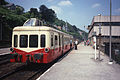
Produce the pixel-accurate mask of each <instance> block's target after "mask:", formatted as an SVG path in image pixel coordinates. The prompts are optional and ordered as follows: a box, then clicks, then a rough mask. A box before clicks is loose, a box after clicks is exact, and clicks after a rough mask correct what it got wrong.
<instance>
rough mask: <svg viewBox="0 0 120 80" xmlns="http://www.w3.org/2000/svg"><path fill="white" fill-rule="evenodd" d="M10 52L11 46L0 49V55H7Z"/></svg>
mask: <svg viewBox="0 0 120 80" xmlns="http://www.w3.org/2000/svg"><path fill="white" fill-rule="evenodd" d="M9 53H10V48H1V49H0V56H1V55H6V54H9Z"/></svg>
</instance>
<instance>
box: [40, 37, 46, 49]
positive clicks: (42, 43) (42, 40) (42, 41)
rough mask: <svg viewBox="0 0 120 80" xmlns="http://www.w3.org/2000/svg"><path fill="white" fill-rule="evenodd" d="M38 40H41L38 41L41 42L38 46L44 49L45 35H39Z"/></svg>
mask: <svg viewBox="0 0 120 80" xmlns="http://www.w3.org/2000/svg"><path fill="white" fill-rule="evenodd" d="M40 38H41V39H40V40H41V41H40V42H41V45H40V46H41V47H45V45H46V43H45V35H41V37H40Z"/></svg>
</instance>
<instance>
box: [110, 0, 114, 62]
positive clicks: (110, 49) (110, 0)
mask: <svg viewBox="0 0 120 80" xmlns="http://www.w3.org/2000/svg"><path fill="white" fill-rule="evenodd" d="M111 15H112V2H111V0H110V42H109V64H113V60H112V57H111V38H112V36H111V33H112V27H111Z"/></svg>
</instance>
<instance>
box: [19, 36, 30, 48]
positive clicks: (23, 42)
mask: <svg viewBox="0 0 120 80" xmlns="http://www.w3.org/2000/svg"><path fill="white" fill-rule="evenodd" d="M27 46H28V35H20V47H23V48H26V47H27Z"/></svg>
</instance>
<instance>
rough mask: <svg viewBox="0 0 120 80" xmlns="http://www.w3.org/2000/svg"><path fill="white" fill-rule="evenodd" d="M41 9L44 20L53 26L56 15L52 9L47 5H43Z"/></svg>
mask: <svg viewBox="0 0 120 80" xmlns="http://www.w3.org/2000/svg"><path fill="white" fill-rule="evenodd" d="M39 9H40V10H39V11H40V14H41V18H42V19H43V20H45V21H46V22H48V23H51V24H53V23H54V22H55V19H56V14H55V12H54V11H53V10H52V9H48V8H47V7H46V6H45V5H41V6H40V8H39Z"/></svg>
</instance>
